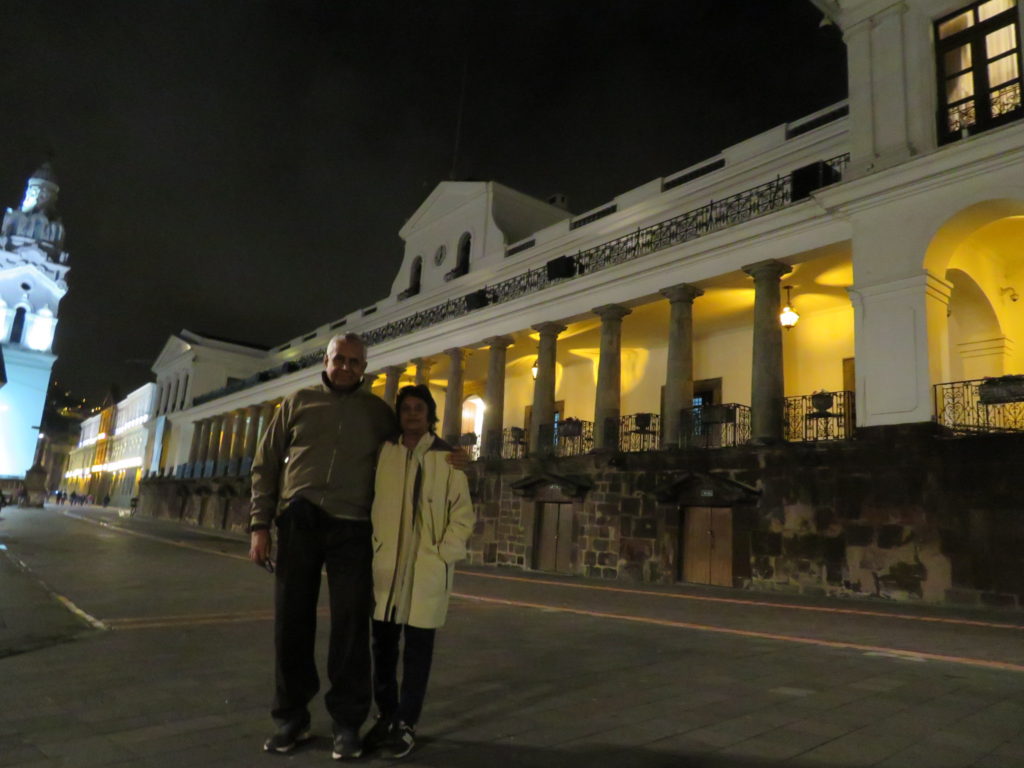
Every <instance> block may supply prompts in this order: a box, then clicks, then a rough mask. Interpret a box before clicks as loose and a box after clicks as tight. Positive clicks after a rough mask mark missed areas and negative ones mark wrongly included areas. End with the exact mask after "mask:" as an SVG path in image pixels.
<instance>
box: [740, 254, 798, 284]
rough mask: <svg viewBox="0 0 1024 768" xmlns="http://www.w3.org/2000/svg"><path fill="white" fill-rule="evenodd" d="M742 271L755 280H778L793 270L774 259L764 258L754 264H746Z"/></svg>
mask: <svg viewBox="0 0 1024 768" xmlns="http://www.w3.org/2000/svg"><path fill="white" fill-rule="evenodd" d="M742 269H743V271H744V272H746V273H747V274H748V275H750V276H751V277H752V278H754V279H755V280H778V279H779V278H781V277H782V276H783V275H788V274H789V273H790V272H792V271H793V267H791V266H790V265H789V264H784V263H783V262H781V261H776V260H775V259H766V260H765V261H758V262H755V263H754V264H747V265H746V266H745V267H743V268H742Z"/></svg>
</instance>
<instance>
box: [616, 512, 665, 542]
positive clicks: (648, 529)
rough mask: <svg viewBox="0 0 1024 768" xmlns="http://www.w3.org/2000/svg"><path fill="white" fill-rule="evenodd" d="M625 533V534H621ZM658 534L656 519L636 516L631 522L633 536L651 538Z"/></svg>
mask: <svg viewBox="0 0 1024 768" xmlns="http://www.w3.org/2000/svg"><path fill="white" fill-rule="evenodd" d="M623 535H625V534H623ZM657 535H658V521H657V520H655V519H653V518H650V517H641V518H637V519H636V520H635V521H634V523H633V536H637V537H640V538H647V539H653V538H655V537H657Z"/></svg>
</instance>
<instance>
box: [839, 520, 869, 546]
mask: <svg viewBox="0 0 1024 768" xmlns="http://www.w3.org/2000/svg"><path fill="white" fill-rule="evenodd" d="M845 535H846V544H847V546H850V547H866V546H868V545H869V544H870V543H871V542H872V541H874V539H875V528H874V526H871V525H848V526H846V534H845Z"/></svg>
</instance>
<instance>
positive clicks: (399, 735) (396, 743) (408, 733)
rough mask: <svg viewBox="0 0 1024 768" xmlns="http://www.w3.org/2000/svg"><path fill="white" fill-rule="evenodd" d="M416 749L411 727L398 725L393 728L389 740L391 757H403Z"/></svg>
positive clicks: (402, 724)
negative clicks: (392, 733)
mask: <svg viewBox="0 0 1024 768" xmlns="http://www.w3.org/2000/svg"><path fill="white" fill-rule="evenodd" d="M414 749H416V731H414V730H413V728H412V726H411V725H406V724H405V723H399V724H398V725H396V726H395V731H394V736H392V739H391V756H392V757H405V756H406V755H408V754H409V753H410V752H412V751H413V750H414Z"/></svg>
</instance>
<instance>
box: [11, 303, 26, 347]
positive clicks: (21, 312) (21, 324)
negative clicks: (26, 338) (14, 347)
mask: <svg viewBox="0 0 1024 768" xmlns="http://www.w3.org/2000/svg"><path fill="white" fill-rule="evenodd" d="M26 314H27V313H26V310H25V308H24V307H18V308H17V309H16V310H14V322H13V323H11V344H21V338H22V336H23V335H24V334H25V315H26Z"/></svg>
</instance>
